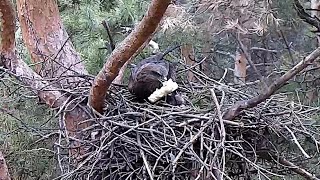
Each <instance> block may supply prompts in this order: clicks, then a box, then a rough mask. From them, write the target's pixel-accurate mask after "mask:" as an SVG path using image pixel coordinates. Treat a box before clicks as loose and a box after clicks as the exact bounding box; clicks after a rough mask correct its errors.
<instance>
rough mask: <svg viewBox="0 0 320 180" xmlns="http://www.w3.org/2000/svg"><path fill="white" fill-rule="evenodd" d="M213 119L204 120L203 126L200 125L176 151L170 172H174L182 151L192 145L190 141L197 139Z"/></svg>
mask: <svg viewBox="0 0 320 180" xmlns="http://www.w3.org/2000/svg"><path fill="white" fill-rule="evenodd" d="M213 121H214V118H210V120H209V121H208V122H206V123H205V124H204V126H202V127H201V128H200V130H199V131H198V132H197V134H195V135H194V136H193V137H192V138H191V139H190V140H189V142H188V143H186V144H185V145H184V146H183V147H182V148H181V150H180V152H179V153H178V155H177V156H176V158H175V159H174V160H173V161H172V166H173V167H172V173H174V171H175V170H176V168H177V165H178V160H179V159H180V157H181V155H182V153H183V152H184V151H185V150H186V149H187V148H188V147H189V146H190V145H192V143H193V142H194V141H195V140H197V139H198V138H199V137H200V135H201V134H202V133H203V131H204V130H205V129H206V128H207V127H208V126H209V125H211V123H212V122H213Z"/></svg>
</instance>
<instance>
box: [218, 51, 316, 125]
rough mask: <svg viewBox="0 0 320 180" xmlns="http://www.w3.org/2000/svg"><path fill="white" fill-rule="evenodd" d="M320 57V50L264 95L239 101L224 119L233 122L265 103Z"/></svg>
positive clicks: (286, 74)
mask: <svg viewBox="0 0 320 180" xmlns="http://www.w3.org/2000/svg"><path fill="white" fill-rule="evenodd" d="M319 56H320V48H317V49H316V50H314V51H313V52H312V53H311V54H310V55H308V56H307V57H306V58H304V59H303V60H302V61H300V62H299V63H298V64H297V65H296V66H294V67H293V68H292V69H290V70H289V71H288V72H286V73H285V74H284V75H282V76H281V77H280V78H279V79H278V80H277V81H275V82H274V83H272V84H271V85H270V86H268V88H267V89H266V90H265V92H264V93H262V94H260V95H258V96H256V97H253V98H251V99H248V100H244V101H238V102H237V103H235V104H234V105H233V106H232V107H231V108H229V109H228V110H227V111H226V112H225V113H224V115H223V118H224V119H226V120H232V119H234V118H235V117H236V116H238V115H239V114H240V113H241V111H242V110H244V109H248V108H252V107H255V106H256V105H258V104H259V103H261V102H263V101H265V100H266V99H267V98H269V97H270V96H271V95H272V94H273V93H275V92H276V91H277V90H278V89H280V88H281V87H282V86H283V85H284V84H285V83H286V82H287V81H288V80H290V79H291V78H293V76H295V75H296V74H298V73H299V72H301V71H302V70H303V69H305V68H306V67H307V66H308V65H310V64H311V63H312V62H313V61H314V60H316V59H317V58H318V57H319Z"/></svg>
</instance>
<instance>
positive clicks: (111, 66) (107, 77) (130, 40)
mask: <svg viewBox="0 0 320 180" xmlns="http://www.w3.org/2000/svg"><path fill="white" fill-rule="evenodd" d="M170 2H171V0H153V1H152V2H151V4H150V6H149V9H148V11H147V12H146V14H145V16H144V17H143V19H142V21H141V22H140V24H139V25H138V26H137V27H136V28H135V29H134V30H133V31H132V32H131V33H130V35H129V36H128V37H127V38H126V39H124V40H123V41H122V43H121V44H120V45H119V46H117V47H116V49H115V50H114V51H113V52H112V54H111V56H110V57H109V58H108V60H107V62H106V63H105V65H104V67H103V68H102V69H101V71H100V72H99V74H98V75H97V76H96V78H95V80H94V83H93V85H92V88H91V91H90V97H89V105H90V106H91V107H93V108H94V109H95V110H96V111H97V112H100V113H102V111H103V106H104V100H105V98H106V94H107V90H108V88H109V87H110V85H111V83H112V81H113V80H114V79H115V78H116V76H117V75H118V73H119V71H120V69H121V67H122V66H123V65H124V64H125V63H126V62H127V61H128V60H129V59H130V57H131V56H132V55H133V54H134V53H135V52H136V51H137V50H138V49H139V47H140V46H142V44H143V43H144V42H145V41H146V40H147V39H148V37H149V36H150V35H151V34H152V33H153V32H154V31H155V30H156V28H157V26H158V24H159V23H160V21H161V19H162V17H163V15H164V13H165V11H166V9H167V7H168V6H169V4H170Z"/></svg>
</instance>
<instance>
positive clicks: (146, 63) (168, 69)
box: [128, 46, 184, 105]
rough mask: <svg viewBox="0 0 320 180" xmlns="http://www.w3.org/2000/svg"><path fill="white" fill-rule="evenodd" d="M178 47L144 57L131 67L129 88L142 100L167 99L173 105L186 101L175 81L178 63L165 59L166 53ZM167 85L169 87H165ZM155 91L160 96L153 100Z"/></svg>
mask: <svg viewBox="0 0 320 180" xmlns="http://www.w3.org/2000/svg"><path fill="white" fill-rule="evenodd" d="M178 47H179V46H176V47H173V48H170V49H168V50H166V51H165V52H164V53H158V54H156V55H153V56H150V57H148V58H146V59H143V60H142V61H140V62H139V63H138V64H137V65H135V66H134V67H132V68H131V74H130V77H129V84H128V89H129V91H130V93H131V94H133V95H135V96H136V97H137V99H138V100H139V101H140V102H141V101H144V100H148V101H149V102H151V103H154V102H156V101H157V100H159V99H165V100H166V101H167V103H169V104H171V105H182V104H183V103H184V100H183V98H182V97H181V95H180V93H179V92H177V90H176V89H177V88H178V86H177V84H176V83H175V82H174V81H175V80H176V66H177V63H172V62H169V61H166V60H164V56H165V55H166V54H168V53H169V52H171V51H172V50H174V49H176V48H178ZM165 85H166V86H168V87H165ZM170 86H176V87H175V88H173V87H170ZM155 91H157V92H155ZM155 93H157V95H156V96H158V97H159V98H156V99H155V100H151V99H150V98H151V95H152V96H153V95H154V94H155ZM163 96H164V97H163ZM161 97H162V98H161Z"/></svg>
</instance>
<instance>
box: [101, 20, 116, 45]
mask: <svg viewBox="0 0 320 180" xmlns="http://www.w3.org/2000/svg"><path fill="white" fill-rule="evenodd" d="M102 25H103V27H104V28H105V29H106V31H107V35H108V38H109V41H110V48H111V51H113V50H114V49H115V48H116V45H115V44H114V40H113V38H112V35H111V31H110V27H109V24H108V22H107V21H106V20H103V21H102Z"/></svg>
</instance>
